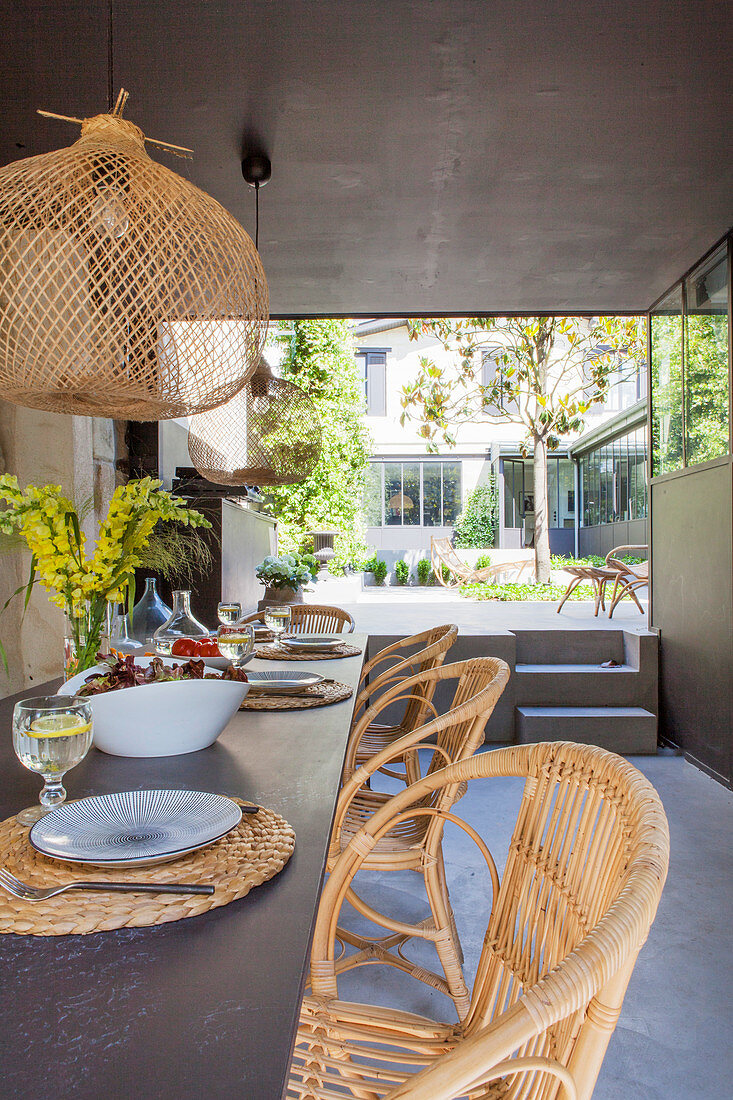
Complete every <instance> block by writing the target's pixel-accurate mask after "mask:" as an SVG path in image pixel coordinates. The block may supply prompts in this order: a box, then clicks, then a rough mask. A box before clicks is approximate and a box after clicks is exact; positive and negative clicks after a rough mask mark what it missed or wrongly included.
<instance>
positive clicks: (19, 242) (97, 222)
mask: <svg viewBox="0 0 733 1100" xmlns="http://www.w3.org/2000/svg"><path fill="white" fill-rule="evenodd" d="M125 99H126V93H121V94H120V98H119V99H118V102H117V107H116V108H115V110H114V111H113V112H112V113H110V114H101V115H96V116H95V117H93V118H89V119H84V120H83V121H82V122H81V137H80V138H79V139H78V140H77V141H76V142H74V144H73V145H71V146H70V147H68V148H65V149H59V150H56V151H54V152H51V153H43V154H41V155H40V156H36V157H30V158H27V159H25V160H21V161H17V162H15V163H13V164H10V165H7V166H6V167H5V168H2V169H0V391H1V392H2V394H3V397H4V398H5V399H6V400H8V401H11V402H14V403H15V404H18V405H26V406H29V407H31V408H39V409H48V410H51V411H55V412H66V413H78V414H82V415H87V416H108V417H118V418H122V419H131V420H164V419H169V418H172V417H178V416H184V415H194V414H196V413H201V412H203V411H205V410H206V409H211V408H214V407H216V406H218V405H221V404H222V403H223V402H226V401H228V400H229V398H231V397H233V396H234V394H236V393H237V391H238V390H240V389H241V388H242V386H243V385H244V383H245V382H246V381H247V379H248V378H249V377H250V375H251V374H252V373H253V371H254V369H255V367H256V365H257V361H258V359H259V356H260V352H261V350H262V346H263V344H264V339H265V335H266V331H267V320H268V292H267V282H266V279H265V274H264V271H263V268H262V264H261V262H260V258H259V255H258V253H257V250H256V249H255V247H254V245H253V243H252V240H251V239H250V237H249V236H248V234H247V233H246V232H245V231H244V229H243V228H242V226H241V225H239V223H238V222H237V221H236V220H235V219H234V218H233V217H232V216H231V215H230V214H229V213H228V212H227V211H226V210H225V209H224V208H223V207H222V206H221V205H220V204H219V203H218V202H217V201H216V200H215V199H213V198H211V196H209V195H207V194H206V193H205V192H204V191H201V190H200V189H199V188H198V187H196V186H194V185H193V184H192V183H190V182H189V181H188V180H185V179H183V178H182V177H181V176H179V175H177V174H176V173H175V172H172V171H170V170H169V169H168V168H165V167H164V166H163V165H161V164H158V163H157V162H156V161H154V160H152V159H151V158H150V157H149V156H148V154H147V152H146V149H145V143H146V141H150V140H152V139H147V138H146V137H145V135H144V134H143V132H142V130H141V129H140V128H139V127H138V126H135V125H134V124H133V123H131V122H129V121H128V120H126V119H123V118H121V117H120V116H121V110H122V108H123V107H124V102H125ZM52 117H53V116H52ZM56 117H61V116H56ZM70 121H77V122H78V121H80V120H78V119H77V120H70ZM155 144H161V145H162V144H164V143H162V142H156V143H155ZM170 148H171V151H173V152H176V151H177V152H179V153H180V152H186V151H185V150H181V149H177V148H176V147H175V146H172V147H170Z"/></svg>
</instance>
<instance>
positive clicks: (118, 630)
mask: <svg viewBox="0 0 733 1100" xmlns="http://www.w3.org/2000/svg"><path fill="white" fill-rule="evenodd" d="M109 606H110V620H111V621H110V627H109V647H110V649H114V650H116V651H117V652H118V653H122V654H123V655H127V654H128V653H137V654H139V653H140V650H141V649H144V648H145V646H144V645H143V643H142V642H140V641H138V640H137V638H134V637H133V636H132V631H131V630H130V616H129V614H128V613H127V611H126V609H125V605H124V604H114V603H111V604H110V605H109Z"/></svg>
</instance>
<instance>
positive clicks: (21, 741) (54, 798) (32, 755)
mask: <svg viewBox="0 0 733 1100" xmlns="http://www.w3.org/2000/svg"><path fill="white" fill-rule="evenodd" d="M91 744H92V708H91V704H90V702H89V700H88V699H79V698H77V697H76V696H74V695H66V696H64V695H51V696H43V697H40V698H36V699H24V700H23V701H22V702H21V703H16V704H15V709H14V711H13V748H14V749H15V755H16V756H17V757H18V759H19V760H20V762H21V764H22V765H23V766H24V767H26V768H28V769H29V771H32V772H38V774H39V775H41V776H43V782H44V787H43V790H42V791H41V795H40V805H38V806H31V807H30V808H29V809H27V810H23V811H22V812H21V813H19V814H18V821H19V822H20V823H21V825H32V824H33V822H34V821H38V819H39V817H43V815H44V814H47V813H48V812H49V811H50V810H53V809H55V808H56V806H60V805H61V803H62V802H63V801H64V799H65V798H66V791H65V790H64V787H63V784H62V782H61V781H62V779H63V778H64V775H65V774H66V772H68V771H69V770H70V769H71V768H74V767H76V765H77V764H79V763H80V762H81V761H82V760H83V759H84V757H85V756H86V754H87V753H88V752H89V749H90V747H91Z"/></svg>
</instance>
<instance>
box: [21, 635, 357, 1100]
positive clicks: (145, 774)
mask: <svg viewBox="0 0 733 1100" xmlns="http://www.w3.org/2000/svg"><path fill="white" fill-rule="evenodd" d="M344 640H348V642H349V644H352V643H353V645H354V646H356V647H358V648H359V649H360V650H361V656H353V657H342V658H336V659H329V660H318V661H315V660H309V661H299V662H298V664H297V666H293V667H297V668H298V669H300V670H303V671H313V672H317V673H319V674H320V675H322V676H325V677H332V678H333V679H335V680H337V681H340V682H342V683H345V684H348V685H350V686H351V687H352V688H354V689H355V690H354V694H353V695H352V697H351V698H350V699H348V700H346V701H344V702H341V703H335V704H332V705H328V706H320V707H315V708H312V709H303V710H282V711H280V710H278V711H240V712H238V713H237V714H235V716H234V718H233V719H232V720H231V721H230V722H229V724H228V725H227V727H226V728H225V730H224V731H223V733H222V734H221V735H220V736H219V738H218V740H217V741H216V742H215V743H214V744H213V745H212V746H210V747H209V748H207V749H204V750H202V751H200V752H193V753H188V754H185V755H180V756H169V757H153V758H128V757H117V756H109V755H106V754H104V753H102V752H100V751H98V750H97V749H95V748H92V749H91V750H90V752H89V754H88V755H87V757H86V758H85V759H84V760H83V761H82V763H81V764H79V765H78V766H77V767H76V768H74V769H73V771H70V772H69V773H68V775H67V776H66V779H65V781H64V783H65V786H66V788H67V791H68V798H69V799H72V798H81V797H84V796H87V795H93V794H106V793H112V792H116V791H124V790H138V789H144V788H164V789H180V788H186V789H192V790H203V791H211V792H216V793H220V794H226V795H229V796H235V797H239V798H241V799H244V800H246V801H251V802H255V803H257V804H258V805H261V806H265V807H268V808H270V809H272V810H275V811H277V813H279V814H281V815H282V816H283V817H284V818H285V819H286V820H287V821H288V822H289V823H290V824H291V825H292V827H293V829H294V830H295V836H296V840H295V850H294V852H293V855H292V857H291V858H290V860H289V862H288V863H287V864H286V866H285V867H284V868H283V870H282V871H281V872H280V873H279V874H278V875H276V876H275V877H274V878H272V879H271V880H270V881H268V882H265V883H263V884H262V885H260V886H257V887H255V888H254V889H252V890H251V891H250V892H249V893H248V894H247V895H246V896H245V897H243V898H240V899H239V900H237V901H234V902H232V903H231V904H228V905H224V906H222V907H221V908H217V909H212V910H210V911H209V912H206V913H202V914H200V915H198V916H195V917H190V918H188V919H185V920H177V921H175V922H172V923H168V924H159V925H155V926H150V927H144V928H121V929H118V930H115V931H98V932H94V933H91V934H88V935H61V936H34V935H17V934H14V933H5V934H3V935H0V954H1V963H0V965H1V967H2V975H3V979H2V992H1V993H0V1035H1V1036H2V1039H1V1040H0V1043H1V1044H2V1047H1V1049H2V1082H3V1083H2V1094H3V1095H4V1096H7V1097H13V1098H14V1100H25V1098H26V1097H27V1098H29V1100H30V1098H31V1097H33V1098H34V1100H36V1098H37V1097H38V1096H41V1095H50V1096H54V1097H58V1098H65V1097H74V1098H75V1100H101V1098H102V1097H110V1098H121V1100H122V1098H125V1100H126V1098H130V1100H132V1098H134V1100H148V1098H149V1100H153V1098H155V1100H166V1098H168V1097H170V1098H171V1100H173V1098H175V1100H189V1098H190V1100H194V1098H195V1100H202V1098H204V1097H205V1098H207V1100H224V1098H226V1100H230V1098H236V1097H239V1098H242V1100H278V1098H280V1097H282V1096H283V1095H284V1093H285V1089H286V1087H287V1079H288V1067H289V1063H290V1057H291V1053H292V1048H293V1044H294V1041H295V1033H296V1028H297V1023H298V1015H299V1008H300V1002H301V999H302V995H303V989H304V985H305V981H306V978H307V974H308V957H309V949H310V941H311V936H312V933H313V926H314V920H315V916H316V912H317V907H318V899H319V895H320V891H321V886H322V883H323V878H324V874H325V866H326V856H327V850H328V843H329V834H330V830H331V825H332V821H333V815H334V811H335V806H336V800H337V796H338V790H339V781H340V777H341V772H342V767H343V762H344V756H345V751H346V745H347V741H348V736H349V729H350V725H351V720H352V715H353V708H354V701H355V695H356V687H357V684H358V680H359V675H360V672H361V667H362V663H363V658H364V650H365V648H366V643H367V636H366V635H365V634H359V633H354V634H349V635H348V636H346V637H345V638H344ZM249 667H251V668H252V669H276V668H278V669H280V670H284V669H285V668H286V667H287V665H286V664H283V663H280V662H278V663H275V662H267V661H260V660H257V659H255V660H253V661H252V662H251V665H248V668H249ZM59 684H60V681H58V682H53V683H50V684H40V685H38V686H34V687H33V688H31V689H30V690H28V691H25V692H23V693H22V694H21V695H16V696H13V697H10V698H6V699H4V700H2V701H0V731H1V734H0V775H1V776H2V779H1V780H0V811H1V813H0V818H1V819H3V820H4V819H5V818H7V817H9V816H11V815H13V814H15V813H17V812H18V811H19V810H21V809H23V808H24V807H26V806H30V805H33V804H34V803H35V802H37V800H38V794H39V790H40V785H41V784H40V777H39V776H36V775H33V774H32V773H31V772H29V771H27V770H26V769H25V768H23V767H22V766H21V765H20V763H19V762H18V760H17V759H16V757H15V755H14V752H13V745H12V736H11V717H12V711H13V705H14V703H15V702H16V701H17V700H18V699H20V698H23V697H28V696H33V695H45V694H51V693H53V692H54V691H55V690H56V689H57V687H58V686H59ZM128 690H139V691H144V690H145V688H144V687H140V688H134V689H128ZM1 861H2V853H0V862H1ZM169 866H170V865H169ZM80 877H85V876H80ZM86 877H88V876H86ZM78 903H79V906H83V905H84V894H83V893H82V892H79V894H78Z"/></svg>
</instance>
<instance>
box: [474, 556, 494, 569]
mask: <svg viewBox="0 0 733 1100" xmlns="http://www.w3.org/2000/svg"><path fill="white" fill-rule="evenodd" d="M490 565H491V556H490V555H489V554H481V556H480V557H478V558H476V565H475V566H474V568H475V569H488V567H489V566H490Z"/></svg>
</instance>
